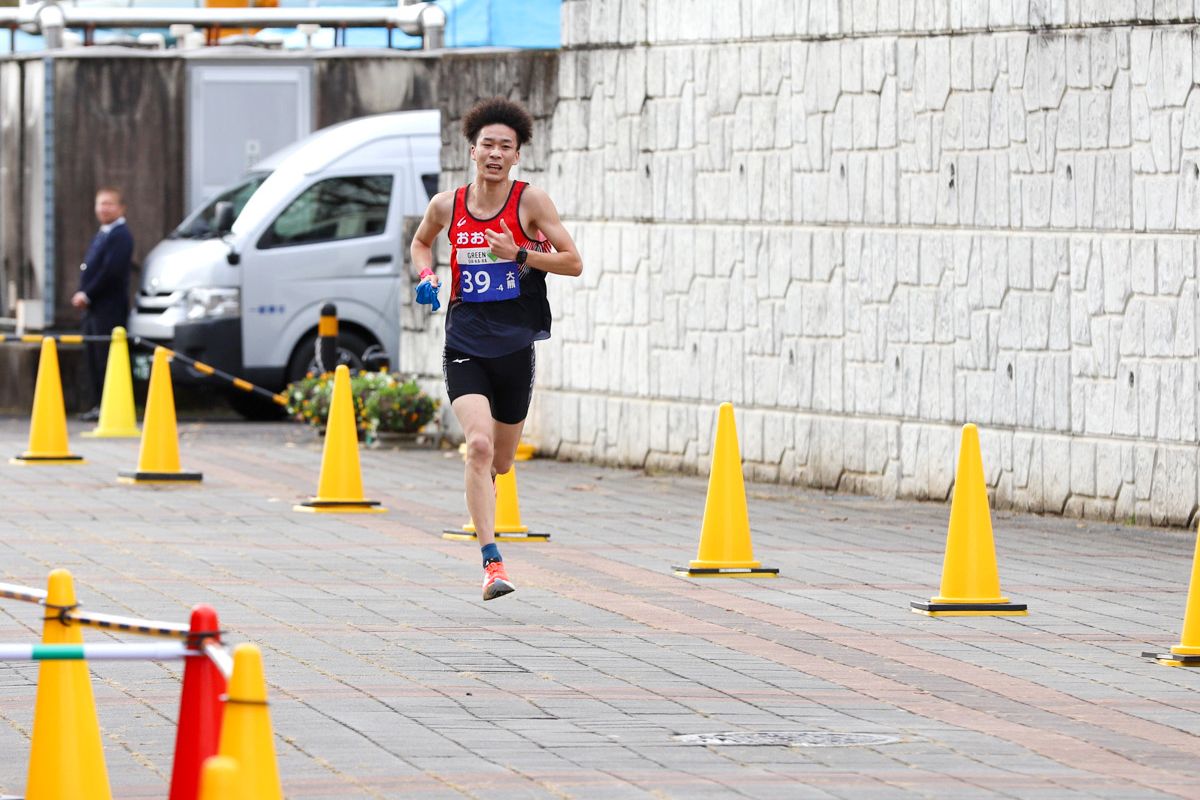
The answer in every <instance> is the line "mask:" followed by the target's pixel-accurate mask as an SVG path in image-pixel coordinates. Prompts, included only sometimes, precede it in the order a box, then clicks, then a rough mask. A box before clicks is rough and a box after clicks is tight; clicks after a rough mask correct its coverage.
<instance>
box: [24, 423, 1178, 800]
mask: <svg viewBox="0 0 1200 800" xmlns="http://www.w3.org/2000/svg"><path fill="white" fill-rule="evenodd" d="M181 431H182V438H183V444H182V447H183V454H184V462H185V463H184V466H185V468H198V469H201V470H203V472H204V474H205V483H204V484H203V486H201V487H196V488H179V487H176V488H145V487H128V486H121V485H118V484H117V483H115V481H114V478H115V474H116V471H117V470H118V469H125V468H130V467H132V466H133V463H134V461H135V460H136V450H137V443H136V442H120V441H88V440H83V439H79V438H77V437H76V438H73V440H72V441H73V444H74V446H75V448H76V449H77V450H78V452H80V453H82V454H84V455H86V456H87V458H88V464H87V465H85V466H82V467H56V468H21V467H13V466H7V465H4V466H2V467H0V478H2V480H0V580H3V581H9V582H16V583H25V584H30V585H38V586H41V585H43V584H44V580H45V575H46V573H47V572H48V571H49V570H50V569H51V568H53V567H67V568H69V569H71V570H72V571H73V572H74V574H75V577H76V582H77V587H78V593H79V596H80V600H81V601H82V602H83V603H85V604H86V606H87V607H88V608H90V609H93V610H102V611H109V612H113V613H131V614H139V615H146V616H153V617H160V618H166V619H172V620H178V621H184V620H185V619H186V615H187V609H188V607H189V606H190V605H191V604H192V603H195V602H199V601H208V602H212V603H213V604H214V605H215V606H216V607H217V608H218V610H219V611H220V612H221V614H222V619H223V622H224V624H225V626H226V627H228V628H229V630H230V631H231V634H230V636H229V637H228V638H229V640H230V641H232V642H237V641H244V640H252V641H255V642H258V643H259V644H261V646H262V647H263V650H264V654H265V658H266V670H267V678H268V682H269V690H270V693H271V699H272V701H273V705H272V714H273V719H274V726H275V732H276V737H277V739H276V745H277V748H278V751H279V759H280V767H281V771H282V773H283V776H284V785H285V789H286V792H287V794H288V796H289V797H292V798H335V797H336V798H347V797H370V798H393V797H421V798H435V797H436V798H442V797H445V798H459V797H479V798H495V797H504V798H542V797H547V798H565V797H571V798H604V799H605V800H607V799H608V798H662V797H687V798H702V797H758V798H768V797H778V798H808V797H813V798H830V797H845V798H855V800H859V798H863V797H870V798H890V797H927V796H933V797H949V796H953V797H955V798H970V797H1019V798H1039V797H1045V798H1051V797H1052V798H1072V797H1113V798H1117V797H1120V798H1150V797H1184V796H1194V794H1195V775H1196V774H1197V772H1198V771H1200V738H1197V733H1198V732H1200V714H1198V713H1197V712H1198V711H1200V694H1198V693H1197V691H1196V690H1197V688H1198V687H1200V671H1187V670H1178V669H1168V668H1165V667H1160V666H1157V665H1155V664H1152V663H1147V662H1144V661H1142V660H1140V659H1139V658H1138V654H1139V653H1140V652H1141V650H1142V649H1143V647H1145V646H1147V645H1154V646H1169V645H1170V644H1173V643H1175V642H1177V641H1178V639H1179V631H1180V625H1181V622H1182V615H1183V607H1184V600H1185V593H1186V581H1187V577H1188V574H1189V569H1190V566H1191V553H1192V547H1193V541H1194V540H1193V538H1192V536H1191V535H1190V534H1188V533H1186V532H1183V531H1179V530H1149V529H1144V528H1135V527H1122V526H1118V525H1101V524H1095V523H1080V522H1077V521H1074V520H1062V519H1044V518H1038V517H1024V516H1007V515H996V517H995V526H996V531H997V545H998V550H999V555H1000V567H1001V577H1002V580H1003V586H1004V589H1005V592H1006V593H1007V594H1008V595H1009V596H1010V597H1012V598H1013V599H1014V600H1018V601H1023V602H1028V603H1029V606H1030V609H1031V614H1030V616H1029V617H1027V618H981V619H955V620H934V619H929V618H925V617H921V616H918V615H915V614H912V613H910V612H909V611H908V603H909V601H910V600H914V599H924V598H927V597H928V596H929V595H931V594H933V593H934V591H935V590H936V588H937V581H938V576H939V573H940V567H941V554H942V547H943V543H944V536H945V523H946V518H947V513H948V508H947V506H946V505H944V504H912V503H896V502H884V501H879V500H874V499H867V498H859V497H847V496H828V495H822V494H816V493H809V492H803V491H797V490H793V489H787V488H782V487H776V486H762V485H751V486H750V487H749V492H750V498H751V499H750V512H751V521H752V525H753V530H754V547H755V554H756V556H757V557H759V558H760V559H761V560H762V561H763V562H764V563H765V564H766V565H768V566H778V567H780V568H781V570H782V573H781V575H782V576H781V577H780V578H779V579H778V580H775V581H759V582H751V581H733V580H725V581H720V580H717V581H689V580H686V579H681V578H677V577H674V576H672V575H671V573H670V571H669V569H668V568H669V565H670V564H672V563H679V562H681V561H686V560H687V559H689V558H691V557H693V556H694V553H695V548H696V544H697V540H698V534H699V522H700V516H701V513H702V509H703V501H704V492H705V484H704V482H703V481H702V480H698V479H695V478H681V477H676V476H647V475H644V474H640V473H636V472H626V471H615V470H607V469H601V468H597V467H592V466H586V465H579V464H559V463H554V462H549V461H534V462H530V463H528V464H523V465H521V466H520V468H519V481H520V488H521V504H522V512H523V517H524V520H525V522H526V523H528V524H530V525H531V526H532V527H535V528H540V529H546V530H549V531H552V532H553V534H554V538H553V541H552V542H551V543H550V544H545V545H508V546H506V547H505V548H504V552H505V556H506V558H507V561H508V562H509V567H510V572H511V573H512V575H513V576H514V580H515V581H517V583H518V585H519V587H520V589H519V591H518V593H517V594H516V595H513V596H512V597H508V598H504V599H501V600H498V601H496V602H492V603H488V604H486V605H484V604H483V603H481V601H480V598H479V589H478V578H479V574H480V569H479V563H478V550H477V548H476V547H475V546H474V545H473V544H467V543H460V542H450V541H445V540H443V539H441V538H440V537H439V535H438V532H439V531H440V530H441V528H442V527H444V526H447V525H452V526H457V525H459V524H461V523H462V522H463V521H464V519H465V510H464V507H463V502H462V489H461V485H460V483H459V476H460V470H461V463H460V461H459V460H458V459H457V456H456V454H446V453H438V452H433V451H430V450H422V449H401V450H375V451H370V452H367V453H365V454H364V474H365V479H366V484H367V487H368V493H369V494H370V495H372V496H374V497H377V498H379V499H382V500H384V501H386V504H387V506H388V507H389V508H390V509H391V513H389V514H387V515H386V516H378V517H350V516H348V517H314V516H309V515H302V514H296V513H293V512H292V511H291V504H292V502H293V501H294V500H296V499H297V498H299V497H300V496H303V495H306V494H308V493H310V492H311V491H313V490H314V489H315V486H316V475H317V468H318V463H319V458H320V453H319V444H318V442H317V441H316V440H315V439H314V438H313V437H312V435H311V434H310V433H309V432H307V431H305V430H303V429H301V428H299V427H296V426H290V425H250V424H240V423H230V422H207V423H192V424H185V425H183V426H182V428H181ZM24 437H25V422H24V421H23V420H17V419H8V420H0V453H2V454H3V455H4V456H5V457H7V456H8V455H9V454H11V453H16V452H18V451H19V450H21V449H23V444H24ZM36 632H37V614H36V609H35V608H34V607H32V606H26V605H20V604H14V603H8V602H5V603H3V604H0V640H3V641H31V640H33V639H34V637H35V636H36ZM85 636H86V637H87V638H88V640H89V641H101V640H104V639H106V638H107V637H106V635H105V634H103V633H100V632H94V631H89V632H87V633H86V634H85ZM93 675H94V682H93V684H94V687H95V691H96V695H97V703H98V706H99V712H100V719H101V725H102V727H103V731H104V737H105V750H106V753H107V758H108V766H109V771H110V774H111V778H112V784H113V789H114V795H115V796H116V797H119V798H149V797H163V796H165V786H166V783H167V780H168V778H169V770H170V759H171V748H172V746H173V727H172V725H173V718H174V716H175V714H176V710H177V703H178V691H179V684H178V675H179V672H178V669H177V668H176V667H175V666H173V665H154V664H115V663H106V664H98V665H96V668H95V669H94V670H93ZM35 679H36V669H35V668H32V667H27V666H21V667H15V668H14V667H13V666H11V665H0V794H4V793H6V792H7V793H19V792H20V791H21V789H22V787H23V784H24V774H25V767H26V764H25V759H26V758H27V754H28V747H29V735H30V730H31V713H32V709H33V700H34V683H35ZM797 730H801V731H831V732H856V733H884V734H892V735H895V736H897V737H899V738H900V741H899V742H898V743H895V744H888V745H880V746H876V747H846V748H784V747H745V746H712V747H704V746H691V745H685V744H681V743H679V742H677V741H675V740H674V738H673V737H674V736H676V735H677V734H688V733H702V732H724V731H797Z"/></svg>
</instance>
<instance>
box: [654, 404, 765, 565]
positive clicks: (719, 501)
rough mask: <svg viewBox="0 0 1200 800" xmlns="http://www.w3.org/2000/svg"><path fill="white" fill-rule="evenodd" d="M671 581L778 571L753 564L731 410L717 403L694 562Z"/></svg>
mask: <svg viewBox="0 0 1200 800" xmlns="http://www.w3.org/2000/svg"><path fill="white" fill-rule="evenodd" d="M672 569H673V570H674V571H675V574H676V575H681V576H684V577H689V578H775V577H778V576H779V570H778V569H777V568H774V567H764V566H762V565H761V564H760V563H759V562H757V561H755V560H754V551H753V547H752V546H751V544H750V513H749V511H748V510H747V508H746V484H745V482H744V480H743V479H742V456H741V452H740V451H739V449H738V439H737V425H736V424H735V422H734V419H733V405H732V404H731V403H722V404H721V407H720V409H718V411H717V435H716V440H715V442H714V444H713V457H712V470H711V471H710V473H709V476H708V497H707V499H706V500H705V502H704V522H703V524H702V525H701V527H700V547H699V550H698V551H697V553H696V559H695V560H694V561H691V562H690V563H689V564H688V565H687V566H686V567H672Z"/></svg>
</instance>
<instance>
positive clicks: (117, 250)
mask: <svg viewBox="0 0 1200 800" xmlns="http://www.w3.org/2000/svg"><path fill="white" fill-rule="evenodd" d="M132 258H133V234H131V233H130V232H129V226H127V225H125V224H124V223H122V224H120V225H117V226H115V227H113V228H112V229H111V230H109V232H108V233H104V232H103V231H100V232H98V233H97V234H96V236H95V238H93V239H92V243H91V244H90V245H89V246H88V250H87V255H85V256H84V257H83V263H84V264H85V265H86V267H85V269H84V270H83V274H82V276H81V277H80V279H79V291H81V292H83V293H84V294H86V295H87V296H88V314H89V315H95V316H97V317H100V318H103V319H119V320H121V321H120V322H117V323H115V324H117V325H124V324H125V323H124V320H125V318H126V317H128V316H129V273H130V270H131V263H130V262H131V259H132Z"/></svg>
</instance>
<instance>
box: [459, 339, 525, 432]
mask: <svg viewBox="0 0 1200 800" xmlns="http://www.w3.org/2000/svg"><path fill="white" fill-rule="evenodd" d="M442 374H443V375H444V376H445V377H446V391H447V392H448V393H449V394H450V402H451V403H453V402H454V401H455V400H457V399H458V398H460V397H462V396H463V395H465V394H481V395H483V396H484V397H486V398H487V399H488V403H489V404H490V405H491V407H492V419H494V420H496V421H497V422H503V423H505V424H506V425H516V424H517V423H518V422H521V421H522V420H524V419H525V415H526V414H528V413H529V401H530V400H531V399H532V398H533V375H534V355H533V345H532V344H531V345H529V346H528V347H524V348H522V349H520V350H518V351H516V352H515V353H509V354H508V355H506V356H498V357H496V358H483V357H481V356H473V355H470V354H468V353H464V352H462V351H461V350H455V349H454V348H452V347H447V348H446V349H445V350H443V351H442Z"/></svg>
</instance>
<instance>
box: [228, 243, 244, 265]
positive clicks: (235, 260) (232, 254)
mask: <svg viewBox="0 0 1200 800" xmlns="http://www.w3.org/2000/svg"><path fill="white" fill-rule="evenodd" d="M225 260H226V261H228V262H229V266H231V267H236V266H237V265H238V264H240V263H242V254H241V253H239V252H238V251H237V250H234V249H233V248H232V247H231V248H229V252H228V253H226V254H225Z"/></svg>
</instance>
